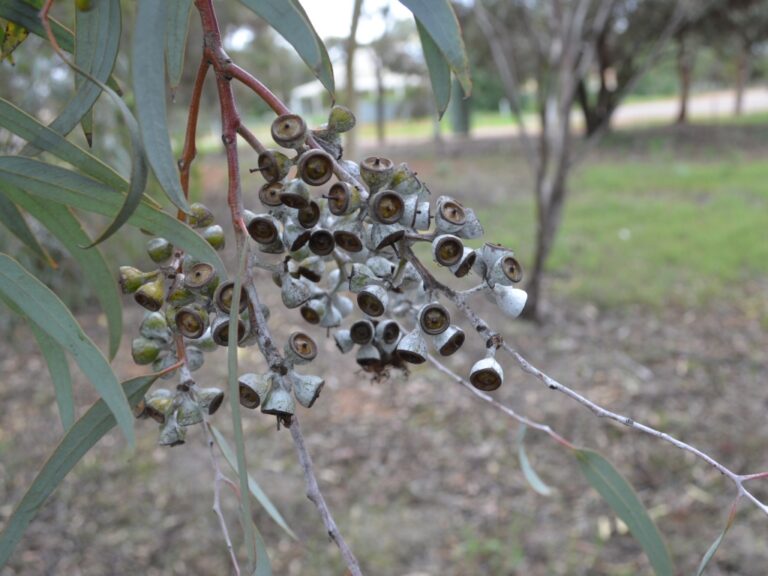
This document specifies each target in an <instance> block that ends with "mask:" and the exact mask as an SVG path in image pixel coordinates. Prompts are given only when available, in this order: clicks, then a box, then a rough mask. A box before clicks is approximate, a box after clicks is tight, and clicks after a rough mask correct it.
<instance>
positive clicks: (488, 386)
mask: <svg viewBox="0 0 768 576" xmlns="http://www.w3.org/2000/svg"><path fill="white" fill-rule="evenodd" d="M469 381H470V383H471V384H472V386H474V387H475V388H477V389H478V390H483V391H485V392H491V391H493V390H496V389H497V388H498V387H499V386H501V383H502V382H503V381H504V370H502V368H501V365H500V364H499V363H498V362H496V360H495V359H494V358H491V357H488V358H483V359H482V360H478V361H477V362H475V364H474V366H472V370H470V372H469Z"/></svg>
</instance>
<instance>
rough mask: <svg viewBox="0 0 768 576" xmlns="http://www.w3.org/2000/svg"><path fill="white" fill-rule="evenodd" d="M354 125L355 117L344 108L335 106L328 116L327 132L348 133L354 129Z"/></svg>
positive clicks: (350, 111)
mask: <svg viewBox="0 0 768 576" xmlns="http://www.w3.org/2000/svg"><path fill="white" fill-rule="evenodd" d="M355 123H356V119H355V115H354V114H353V113H352V110H350V109H349V108H347V107H346V106H340V105H339V104H336V105H334V106H333V107H332V108H331V112H330V114H328V130H331V131H332V132H348V131H349V130H352V128H354V127H355Z"/></svg>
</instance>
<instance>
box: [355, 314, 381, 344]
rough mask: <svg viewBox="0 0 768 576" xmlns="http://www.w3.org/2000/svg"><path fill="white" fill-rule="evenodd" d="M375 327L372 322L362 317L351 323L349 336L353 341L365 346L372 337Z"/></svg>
mask: <svg viewBox="0 0 768 576" xmlns="http://www.w3.org/2000/svg"><path fill="white" fill-rule="evenodd" d="M374 334H375V328H374V326H373V322H371V321H370V320H368V319H367V318H364V319H363V320H358V321H356V322H353V323H352V326H350V327H349V337H350V339H351V340H352V342H353V343H355V344H359V345H360V346H365V345H366V344H369V343H370V342H371V341H372V340H373V337H374Z"/></svg>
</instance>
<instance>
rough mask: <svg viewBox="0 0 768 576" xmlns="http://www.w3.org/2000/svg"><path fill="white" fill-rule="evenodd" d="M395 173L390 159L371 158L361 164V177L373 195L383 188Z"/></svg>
mask: <svg viewBox="0 0 768 576" xmlns="http://www.w3.org/2000/svg"><path fill="white" fill-rule="evenodd" d="M394 171H395V166H394V164H393V163H392V160H390V159H389V158H382V157H379V156H370V157H368V158H366V159H365V160H363V161H362V162H361V163H360V177H361V178H362V179H363V182H365V184H366V186H368V189H369V190H370V191H371V193H373V192H376V191H377V190H379V189H380V188H383V187H384V186H385V185H386V184H387V183H388V182H389V180H390V179H391V178H392V174H393V173H394Z"/></svg>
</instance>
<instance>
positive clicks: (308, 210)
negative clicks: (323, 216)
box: [298, 200, 320, 228]
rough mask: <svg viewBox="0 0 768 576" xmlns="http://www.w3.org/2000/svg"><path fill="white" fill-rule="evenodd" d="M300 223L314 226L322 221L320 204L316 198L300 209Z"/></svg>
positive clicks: (305, 225) (310, 226) (308, 226)
mask: <svg viewBox="0 0 768 576" xmlns="http://www.w3.org/2000/svg"><path fill="white" fill-rule="evenodd" d="M298 219H299V224H301V225H302V226H303V227H304V228H314V227H315V224H317V223H318V222H319V221H320V205H319V204H318V203H317V202H315V201H314V200H310V201H309V203H308V204H307V205H306V206H304V208H300V209H299V214H298Z"/></svg>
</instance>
